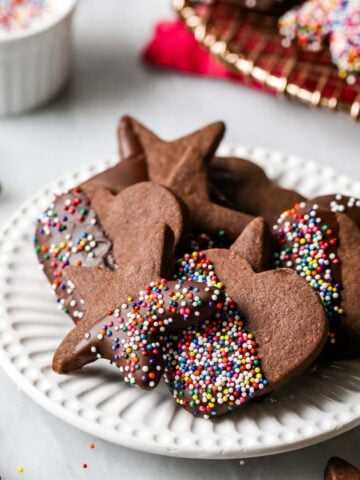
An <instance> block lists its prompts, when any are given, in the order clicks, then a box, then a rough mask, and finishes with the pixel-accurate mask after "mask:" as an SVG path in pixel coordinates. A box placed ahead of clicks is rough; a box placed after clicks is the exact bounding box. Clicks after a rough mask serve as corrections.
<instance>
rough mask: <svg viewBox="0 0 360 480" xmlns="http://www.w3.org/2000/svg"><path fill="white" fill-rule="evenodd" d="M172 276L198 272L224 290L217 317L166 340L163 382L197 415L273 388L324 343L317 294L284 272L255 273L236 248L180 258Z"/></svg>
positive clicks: (324, 323) (223, 410) (234, 404)
mask: <svg viewBox="0 0 360 480" xmlns="http://www.w3.org/2000/svg"><path fill="white" fill-rule="evenodd" d="M248 228H249V227H248ZM240 244H241V242H239V243H238V245H239V246H240ZM239 249H240V251H242V248H239ZM177 277H178V278H182V279H184V280H192V281H193V280H194V279H196V278H198V277H200V278H201V279H202V281H205V282H206V283H207V284H213V285H215V286H217V287H218V288H223V289H224V292H225V295H226V299H225V302H224V307H223V308H222V309H221V311H219V312H218V313H217V314H216V315H215V317H212V318H209V319H208V320H206V321H205V322H202V323H201V324H198V325H196V326H194V327H190V328H188V329H186V330H184V331H182V332H179V333H178V334H176V335H174V336H170V337H169V339H168V343H167V347H166V351H167V358H166V370H165V379H166V381H167V383H168V384H169V386H170V389H171V391H172V393H173V396H174V398H175V400H176V402H177V403H178V404H179V405H181V406H182V407H184V408H185V409H186V410H188V411H190V412H192V413H193V414H194V415H195V416H202V417H205V418H209V417H212V416H217V415H221V414H224V413H226V412H228V411H232V410H234V409H235V408H238V407H240V406H241V405H242V404H243V403H246V402H247V401H248V400H251V399H252V398H255V397H257V396H259V395H261V394H263V393H265V392H267V391H269V390H273V389H276V388H277V387H279V386H280V385H282V384H284V383H286V382H287V381H288V380H289V379H291V378H292V377H293V376H294V375H296V374H299V373H301V372H303V371H304V370H305V369H306V368H307V367H308V366H309V365H310V364H311V363H312V362H313V361H314V360H315V359H316V357H317V356H318V355H319V353H320V352H321V350H322V348H323V346H324V343H325V341H326V338H327V320H326V315H325V312H324V309H323V306H322V304H321V302H320V299H319V298H318V296H317V295H316V294H315V293H314V292H313V291H312V290H311V289H310V288H309V287H308V285H307V284H306V282H305V281H304V280H302V279H301V278H299V277H297V276H296V275H295V274H294V273H293V272H292V271H291V270H289V269H279V270H271V271H267V272H263V273H255V272H254V271H253V270H252V268H251V266H250V265H249V264H248V262H247V261H246V260H244V259H243V258H241V257H240V256H239V255H238V253H237V249H236V248H233V249H232V250H227V249H214V250H208V251H205V252H201V253H197V252H195V253H194V254H193V255H188V256H185V257H184V259H182V260H181V261H180V262H179V264H178V269H177Z"/></svg>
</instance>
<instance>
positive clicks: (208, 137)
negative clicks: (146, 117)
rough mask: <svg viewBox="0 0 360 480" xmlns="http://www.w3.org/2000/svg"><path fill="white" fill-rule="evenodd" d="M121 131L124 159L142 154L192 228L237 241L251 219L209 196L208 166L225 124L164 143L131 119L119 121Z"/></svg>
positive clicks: (154, 176)
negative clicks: (182, 208) (178, 202)
mask: <svg viewBox="0 0 360 480" xmlns="http://www.w3.org/2000/svg"><path fill="white" fill-rule="evenodd" d="M118 132H119V150H120V153H121V156H122V158H124V159H126V158H129V156H132V157H134V156H136V155H141V154H143V155H144V157H145V159H146V163H147V171H148V175H149V179H150V180H151V181H154V182H157V183H160V184H161V185H164V186H166V187H168V188H170V190H171V191H172V192H173V193H174V194H175V195H176V196H177V197H178V198H179V199H180V200H181V201H182V202H183V203H184V204H185V206H186V207H187V210H188V213H189V216H190V220H191V224H192V228H193V229H195V230H197V231H199V232H201V233H203V232H205V233H217V232H219V231H220V230H225V231H226V233H227V235H228V236H229V237H230V238H232V239H235V238H236V237H237V236H238V235H239V234H240V233H241V232H242V230H243V229H244V227H245V226H246V225H247V224H248V223H249V222H250V221H251V220H252V216H249V215H247V214H244V213H242V212H240V211H236V210H234V209H232V208H228V207H227V206H224V205H220V204H219V203H215V202H214V201H212V199H211V196H210V193H211V187H210V186H209V182H208V178H207V177H208V174H207V168H206V167H207V165H208V164H209V162H210V160H211V158H212V156H213V154H214V152H215V150H216V148H217V147H218V145H219V143H220V141H221V139H222V137H223V134H224V124H223V123H222V122H216V123H213V124H210V125H208V126H207V127H204V128H203V129H201V130H198V131H196V132H194V133H191V134H190V135H187V136H185V137H181V138H179V139H177V140H174V141H172V142H166V141H164V140H161V139H160V138H158V137H157V136H156V135H155V134H154V133H153V132H151V131H150V130H149V129H148V128H146V127H145V126H144V125H142V124H141V123H139V122H138V121H137V120H135V119H133V118H131V117H123V118H122V119H121V120H120V123H119V128H118ZM139 145H140V146H141V150H139Z"/></svg>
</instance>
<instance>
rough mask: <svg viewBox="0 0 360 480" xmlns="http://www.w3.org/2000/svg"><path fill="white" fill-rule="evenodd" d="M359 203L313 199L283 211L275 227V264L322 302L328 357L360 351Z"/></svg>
mask: <svg viewBox="0 0 360 480" xmlns="http://www.w3.org/2000/svg"><path fill="white" fill-rule="evenodd" d="M359 206H360V202H359V200H357V199H355V198H350V197H343V196H326V197H318V198H316V199H314V200H310V201H308V202H302V203H300V204H297V205H295V206H294V208H292V209H290V210H287V211H286V212H284V213H283V214H282V215H281V216H280V218H279V220H278V223H277V225H275V226H274V229H275V237H276V240H277V244H278V248H277V251H276V259H275V260H276V265H277V266H279V267H288V268H293V269H294V271H295V272H296V273H297V274H298V275H300V276H301V277H303V278H304V279H305V280H306V281H307V282H308V283H309V284H310V285H311V286H312V287H313V289H314V290H315V291H316V292H318V294H319V296H320V298H321V299H322V301H323V303H324V306H325V309H326V312H327V315H328V318H329V327H330V333H329V335H330V336H329V342H328V345H327V347H326V350H325V352H324V354H325V355H326V356H328V357H330V358H349V357H357V356H359V355H360V296H359V292H358V278H359V276H360V229H359V226H358V223H356V221H357V220H358V219H359V211H360V208H359Z"/></svg>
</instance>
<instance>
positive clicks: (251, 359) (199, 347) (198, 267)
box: [165, 252, 267, 418]
mask: <svg viewBox="0 0 360 480" xmlns="http://www.w3.org/2000/svg"><path fill="white" fill-rule="evenodd" d="M176 278H177V279H178V280H181V281H186V280H191V281H195V282H200V283H203V284H205V285H208V286H213V287H216V288H217V289H219V291H220V290H222V289H223V288H224V287H223V284H222V283H221V282H220V281H219V279H218V278H217V276H216V274H215V272H214V267H213V265H212V263H211V261H210V260H208V259H207V258H206V255H205V253H204V252H200V253H199V252H194V253H193V254H192V255H189V254H188V255H185V256H184V257H183V259H181V260H180V261H179V262H178V264H177V272H176ZM166 351H167V357H166V369H165V381H166V382H167V383H168V384H169V386H170V389H171V391H172V393H173V396H174V398H175V400H176V402H177V403H178V404H180V405H182V406H183V407H185V408H187V409H188V410H190V411H192V413H193V414H194V415H195V416H202V417H204V418H210V417H211V416H216V415H218V414H221V413H224V412H225V411H231V410H233V409H234V408H236V407H238V406H240V405H242V404H243V403H245V402H247V401H248V400H250V399H251V398H253V397H254V396H255V394H256V393H257V392H259V391H260V390H262V389H263V388H264V387H265V386H266V385H267V380H266V379H265V378H264V374H263V372H262V369H261V361H260V358H259V355H258V353H257V344H256V341H255V339H254V337H253V335H252V334H251V333H248V332H247V331H246V329H245V327H244V323H243V321H242V320H241V316H240V312H239V311H238V308H237V306H236V304H235V302H234V301H233V300H232V299H231V298H230V297H229V296H227V295H226V294H225V301H224V303H223V305H222V306H221V308H220V310H219V312H218V313H216V314H215V315H214V316H213V317H211V318H208V319H207V320H206V321H205V322H202V323H201V324H199V325H197V326H195V327H189V328H187V329H185V330H183V331H182V332H181V333H180V334H178V335H173V336H171V337H169V339H168V343H167V345H166Z"/></svg>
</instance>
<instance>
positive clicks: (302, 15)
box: [279, 0, 360, 76]
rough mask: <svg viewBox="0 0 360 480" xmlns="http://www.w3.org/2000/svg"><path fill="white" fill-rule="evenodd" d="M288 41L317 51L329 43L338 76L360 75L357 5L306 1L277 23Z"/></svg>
mask: <svg viewBox="0 0 360 480" xmlns="http://www.w3.org/2000/svg"><path fill="white" fill-rule="evenodd" d="M279 28H280V33H281V34H282V35H284V36H285V38H286V39H287V41H293V40H294V39H296V40H297V43H298V44H299V45H300V46H301V47H302V48H305V49H307V50H312V51H318V50H320V49H321V48H322V47H323V46H324V43H325V41H326V40H329V44H330V52H331V55H332V60H333V62H334V64H335V65H336V66H337V67H338V69H339V73H340V75H341V76H346V75H347V74H348V73H355V72H359V71H360V1H359V0H309V1H307V2H305V3H304V4H303V5H301V6H300V7H298V8H294V9H293V10H290V11H289V12H287V13H286V14H285V15H283V16H282V17H281V18H280V20H279Z"/></svg>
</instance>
